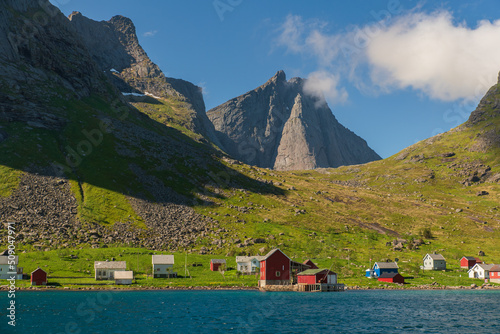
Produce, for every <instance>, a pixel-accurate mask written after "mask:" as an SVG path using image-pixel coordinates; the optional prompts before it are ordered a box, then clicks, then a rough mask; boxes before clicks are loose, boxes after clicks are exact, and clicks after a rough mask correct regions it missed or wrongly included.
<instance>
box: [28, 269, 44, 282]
mask: <svg viewBox="0 0 500 334" xmlns="http://www.w3.org/2000/svg"><path fill="white" fill-rule="evenodd" d="M31 285H47V273H46V272H45V271H44V270H43V269H40V268H38V269H36V270H35V271H33V272H32V273H31Z"/></svg>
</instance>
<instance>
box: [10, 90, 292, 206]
mask: <svg viewBox="0 0 500 334" xmlns="http://www.w3.org/2000/svg"><path fill="white" fill-rule="evenodd" d="M83 102H84V107H83V108H82V107H81V106H80V107H79V108H76V107H75V110H76V111H75V112H74V114H73V115H69V116H68V115H64V116H65V117H66V118H67V119H69V122H66V124H65V125H64V126H61V127H60V128H54V126H53V125H45V124H44V123H43V120H37V122H20V121H17V122H16V121H13V120H15V114H14V112H12V114H11V115H12V117H10V118H9V117H7V118H5V117H0V127H1V129H2V132H5V135H2V136H1V137H0V152H1V153H0V165H3V166H7V167H10V168H13V169H16V170H22V171H27V172H31V173H37V174H40V175H45V176H53V177H61V178H65V179H71V180H75V181H77V182H78V183H79V185H80V191H81V192H82V194H81V195H82V196H85V189H84V188H82V185H84V184H90V185H93V186H95V187H99V188H102V189H107V190H110V191H113V192H116V193H120V194H124V195H127V196H131V197H135V198H139V199H143V200H147V201H150V202H156V203H174V204H183V205H188V206H194V205H209V204H210V202H209V201H207V199H208V197H220V198H222V197H223V196H224V195H223V193H222V192H221V190H223V189H231V188H236V189H243V190H247V191H251V192H255V193H260V194H283V193H284V192H283V190H282V189H280V188H278V187H275V186H273V185H271V184H267V183H265V182H260V181H257V180H254V179H252V178H250V177H248V176H246V175H244V174H242V173H240V172H239V171H238V170H237V169H235V168H232V167H231V166H229V167H228V166H226V165H225V164H223V163H222V162H221V161H220V159H221V158H222V157H223V153H221V152H220V151H219V150H216V149H215V148H213V147H212V146H210V145H209V144H206V143H202V142H198V141H195V140H193V139H192V138H190V137H189V136H187V135H185V134H183V133H182V132H181V131H179V130H177V129H175V128H172V127H169V126H167V125H165V124H162V123H160V122H157V121H155V120H153V119H151V118H150V117H149V116H147V115H145V114H143V113H141V112H139V111H138V110H136V109H135V108H132V107H131V108H128V110H125V112H126V113H127V117H126V118H124V119H123V120H120V117H119V114H117V113H115V112H114V111H113V110H111V108H110V107H109V105H108V106H107V104H106V102H104V101H103V100H100V99H99V98H97V97H93V98H89V99H86V100H85V101H83ZM75 105H76V103H75ZM80 105H81V103H80ZM106 106H107V107H106ZM107 108H108V109H110V110H106V109H107ZM67 109H69V108H67ZM122 109H123V106H122ZM126 109H127V108H126ZM55 113H57V112H55ZM96 113H97V114H96ZM5 114H7V115H9V110H6V112H4V116H5ZM0 116H2V115H0ZM59 116H60V115H59ZM122 118H123V117H122ZM5 119H8V120H10V121H5ZM102 122H108V125H109V127H107V128H106V127H104V128H103V126H102ZM103 129H105V130H109V132H110V133H107V132H106V131H104V130H103ZM117 152H118V153H117ZM1 172H2V171H1V170H0V179H1V178H2V175H1Z"/></svg>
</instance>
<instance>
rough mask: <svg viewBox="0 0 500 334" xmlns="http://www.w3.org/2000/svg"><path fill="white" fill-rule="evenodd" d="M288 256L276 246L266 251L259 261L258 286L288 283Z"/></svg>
mask: <svg viewBox="0 0 500 334" xmlns="http://www.w3.org/2000/svg"><path fill="white" fill-rule="evenodd" d="M290 278H291V274H290V258H289V257H288V256H286V255H285V253H283V252H282V251H280V250H279V249H278V248H276V249H273V250H272V251H270V252H269V253H267V254H266V255H265V256H264V258H263V259H262V260H261V261H260V280H259V287H265V286H266V285H286V284H290Z"/></svg>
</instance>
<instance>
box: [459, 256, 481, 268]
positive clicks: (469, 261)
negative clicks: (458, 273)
mask: <svg viewBox="0 0 500 334" xmlns="http://www.w3.org/2000/svg"><path fill="white" fill-rule="evenodd" d="M476 263H477V264H481V263H483V261H481V259H478V258H477V257H473V256H464V257H462V258H461V259H460V268H462V269H470V268H472V267H474V266H475V265H476Z"/></svg>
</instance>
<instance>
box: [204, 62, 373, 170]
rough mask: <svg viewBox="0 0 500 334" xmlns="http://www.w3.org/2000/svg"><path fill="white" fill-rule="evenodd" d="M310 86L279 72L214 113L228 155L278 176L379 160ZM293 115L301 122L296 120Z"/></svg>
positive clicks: (212, 117)
mask: <svg viewBox="0 0 500 334" xmlns="http://www.w3.org/2000/svg"><path fill="white" fill-rule="evenodd" d="M306 82H307V80H306V79H301V78H292V79H290V80H288V81H287V80H286V74H285V72H284V71H278V72H277V73H276V74H275V75H274V76H273V77H271V78H270V79H269V80H268V81H267V82H266V83H264V84H263V85H261V86H259V87H257V88H256V89H254V90H252V91H249V92H247V93H245V94H243V95H240V96H239V97H236V98H233V99H231V100H229V101H227V102H225V103H223V104H221V105H220V106H217V107H215V108H213V109H211V110H209V111H208V112H207V115H208V117H209V118H210V120H211V121H212V122H213V123H214V126H215V128H216V130H217V135H218V137H219V140H220V141H221V142H222V144H223V145H224V147H225V148H226V149H227V151H228V153H229V154H230V155H232V156H233V157H235V158H236V159H238V160H241V161H243V162H245V163H249V164H251V165H256V166H259V167H265V168H271V169H277V170H293V169H296V170H301V169H314V168H318V167H322V168H325V167H338V166H341V165H352V164H360V163H366V162H369V161H374V160H379V159H380V156H379V155H378V154H376V153H375V152H374V151H373V150H371V149H370V148H369V147H368V145H367V144H366V141H364V140H363V139H362V138H360V137H359V136H357V135H355V134H354V133H353V132H352V131H350V130H348V129H347V128H345V127H344V126H342V125H341V124H340V123H339V122H338V121H337V120H336V118H335V116H334V115H333V114H332V112H331V110H330V108H329V107H328V105H327V103H326V101H325V100H324V98H322V97H321V98H319V97H315V96H311V95H310V94H308V93H307V92H305V91H304V85H305V84H306ZM298 96H300V99H298V100H297V97H298ZM296 103H300V106H299V105H296ZM299 109H300V110H299ZM293 110H295V113H296V116H298V115H299V114H300V117H295V118H294V119H292V118H291V115H292V111H293ZM285 129H286V132H283V131H285ZM297 143H300V145H297Z"/></svg>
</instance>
